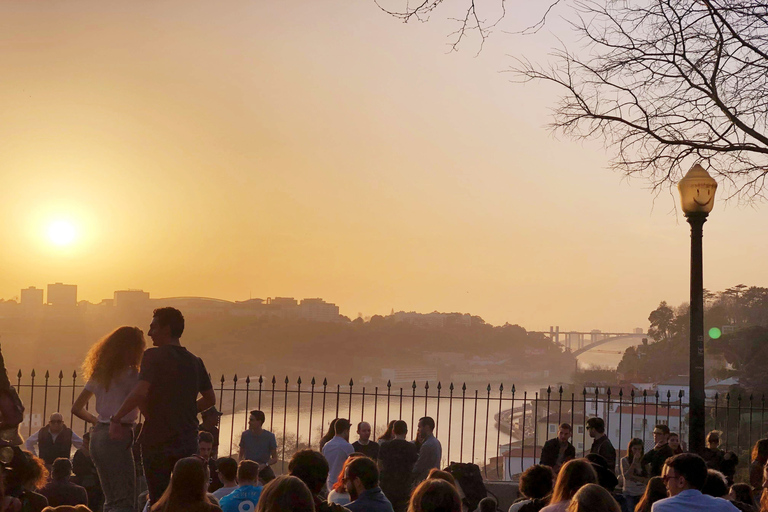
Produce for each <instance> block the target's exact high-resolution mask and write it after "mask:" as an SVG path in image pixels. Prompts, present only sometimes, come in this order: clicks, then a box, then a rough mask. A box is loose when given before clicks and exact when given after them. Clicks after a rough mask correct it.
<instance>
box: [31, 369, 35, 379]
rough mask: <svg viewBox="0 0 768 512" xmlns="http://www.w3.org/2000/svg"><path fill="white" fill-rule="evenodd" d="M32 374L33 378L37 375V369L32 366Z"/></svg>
mask: <svg viewBox="0 0 768 512" xmlns="http://www.w3.org/2000/svg"><path fill="white" fill-rule="evenodd" d="M31 375H32V378H34V377H35V369H34V368H32V374H31Z"/></svg>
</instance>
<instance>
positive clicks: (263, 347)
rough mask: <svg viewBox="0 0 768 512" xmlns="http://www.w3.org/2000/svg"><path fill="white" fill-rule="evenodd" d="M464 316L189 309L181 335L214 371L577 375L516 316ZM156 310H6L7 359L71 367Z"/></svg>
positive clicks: (21, 364) (0, 339) (25, 365)
mask: <svg viewBox="0 0 768 512" xmlns="http://www.w3.org/2000/svg"><path fill="white" fill-rule="evenodd" d="M457 318H460V319H463V320H462V321H460V322H451V321H447V322H442V323H441V324H440V325H430V324H429V323H427V324H426V325H420V324H417V323H412V322H406V321H396V317H395V316H387V317H381V316H374V317H373V318H371V319H370V321H368V322H364V321H363V320H362V319H357V320H355V321H348V320H345V321H338V322H313V321H308V320H300V319H286V318H278V317H273V316H261V317H258V318H255V317H243V316H232V315H229V314H221V313H217V314H200V313H193V314H189V315H187V316H186V320H187V328H186V331H185V333H184V335H183V337H182V343H183V344H184V345H185V346H187V347H188V348H189V349H190V350H191V351H193V352H194V353H196V354H198V355H200V356H201V357H202V358H203V359H204V361H205V363H206V366H207V367H208V370H209V371H210V372H211V373H212V374H213V376H214V380H216V379H218V378H220V376H221V374H225V375H227V377H230V376H231V375H232V374H234V373H237V374H238V375H239V376H241V377H244V376H245V375H249V374H250V375H252V376H255V375H259V374H264V375H265V376H269V377H270V378H271V376H272V375H273V374H274V375H277V376H278V378H280V376H281V375H282V376H283V378H284V377H285V375H290V376H291V377H292V378H293V377H297V376H299V375H301V376H302V377H303V378H306V379H309V378H311V377H312V376H315V377H317V378H320V379H321V378H322V377H329V379H334V380H338V379H341V380H345V379H349V378H354V379H360V378H361V377H363V376H369V377H371V378H374V379H380V377H381V370H382V368H409V367H430V368H434V369H435V370H436V371H437V372H438V373H437V375H438V376H439V378H445V379H446V380H447V378H448V377H449V376H450V375H451V374H455V373H456V372H467V371H470V370H471V371H480V373H481V374H482V372H487V373H489V374H491V375H499V374H500V373H501V374H503V375H508V377H507V378H505V379H504V380H505V381H506V382H512V381H516V380H517V381H519V380H522V379H520V375H523V374H530V372H532V371H536V370H540V371H545V370H548V371H549V372H550V373H552V374H553V375H554V374H558V375H561V376H562V375H569V374H570V371H571V370H572V369H573V367H574V360H573V358H572V356H570V354H565V353H563V351H562V349H561V348H560V347H559V346H557V345H555V344H553V343H551V342H550V341H549V340H548V339H547V338H546V337H544V336H542V335H540V334H528V333H527V332H526V331H525V329H523V328H522V327H519V326H516V325H505V326H500V327H495V326H492V325H488V324H485V323H484V322H483V321H482V319H480V318H479V317H471V318H472V321H471V322H469V321H464V320H466V319H468V318H470V317H469V316H468V315H464V316H462V315H457ZM150 320H151V313H147V312H134V313H121V314H111V315H103V314H99V315H93V314H74V315H66V316H56V315H47V316H45V317H41V318H37V319H21V318H0V343H2V347H3V351H4V353H5V354H6V360H7V362H8V365H9V369H14V370H15V369H18V368H21V369H22V370H23V371H24V372H25V373H27V372H29V370H31V369H32V368H35V369H36V371H37V374H38V375H42V374H44V373H45V370H50V371H51V373H52V374H55V375H57V374H58V371H59V370H64V371H65V374H67V376H68V377H69V376H71V372H72V371H73V370H75V369H78V368H79V365H80V364H81V362H82V359H83V357H84V355H85V353H86V351H87V350H88V347H89V346H90V345H91V344H92V343H93V342H94V341H95V340H97V339H98V338H99V337H100V336H102V335H104V334H106V333H107V332H109V331H110V330H112V329H114V328H115V327H116V326H119V325H125V324H127V325H138V326H139V327H141V328H142V329H143V330H144V331H145V332H146V330H147V329H148V324H149V321H150ZM147 343H148V344H149V345H151V340H149V339H147ZM436 354H442V355H450V356H452V358H451V360H445V358H441V357H434V356H435V355H436ZM462 355H463V358H462V357H461V356H462ZM473 357H474V361H470V360H471V359H472V358H473ZM476 367H477V368H480V370H476V369H473V368H476ZM566 372H567V373H566ZM481 378H482V377H481ZM560 380H563V378H562V377H560Z"/></svg>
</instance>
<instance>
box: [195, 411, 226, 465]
mask: <svg viewBox="0 0 768 512" xmlns="http://www.w3.org/2000/svg"><path fill="white" fill-rule="evenodd" d="M221 416H222V413H220V412H219V410H218V409H216V406H213V407H209V408H208V409H206V410H204V411H203V412H201V413H200V417H201V418H202V419H203V421H202V422H201V423H200V427H198V428H199V430H200V431H201V432H208V433H209V434H211V436H212V437H213V452H212V453H211V458H212V459H214V460H215V459H218V458H219V418H221Z"/></svg>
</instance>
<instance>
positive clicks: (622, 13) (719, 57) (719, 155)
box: [387, 0, 768, 199]
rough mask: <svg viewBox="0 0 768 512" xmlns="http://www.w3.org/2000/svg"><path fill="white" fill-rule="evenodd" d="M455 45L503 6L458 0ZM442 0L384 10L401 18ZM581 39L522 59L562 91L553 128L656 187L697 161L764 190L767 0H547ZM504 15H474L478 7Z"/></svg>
mask: <svg viewBox="0 0 768 512" xmlns="http://www.w3.org/2000/svg"><path fill="white" fill-rule="evenodd" d="M465 2H466V4H465V5H466V16H465V17H464V18H463V19H462V18H459V19H458V23H459V29H458V30H457V31H456V32H455V36H454V43H453V46H452V47H453V48H454V49H455V48H457V47H458V44H459V43H460V42H461V41H462V39H463V38H464V36H465V35H466V34H467V33H468V32H470V31H476V32H478V33H479V34H480V36H481V39H482V40H483V41H484V40H485V38H487V37H488V36H489V34H490V32H491V30H492V29H493V28H494V27H496V26H497V24H498V23H499V21H500V20H501V18H503V17H504V16H505V15H506V14H507V9H506V7H505V3H504V1H503V0H484V1H483V0H465ZM443 4H444V2H443V1H442V0H423V1H421V2H416V3H415V4H413V3H410V4H408V5H410V7H406V8H405V10H402V11H399V12H398V11H393V10H388V11H387V12H389V13H390V14H392V15H393V16H396V17H398V18H400V19H403V20H404V21H408V20H409V19H413V18H414V17H415V18H419V19H424V17H425V16H426V15H428V14H429V13H431V12H433V11H435V10H436V9H437V8H438V7H440V6H442V5H443ZM558 5H561V6H562V5H568V6H569V8H570V9H571V11H570V14H567V15H566V17H567V18H568V19H569V20H570V22H571V27H572V29H573V30H575V31H576V33H577V34H578V36H580V40H581V41H583V46H582V47H581V48H578V49H572V48H567V47H565V46H563V47H562V48H560V49H558V50H556V51H555V52H554V53H553V57H554V62H552V63H549V64H547V65H543V64H541V63H535V62H531V61H529V60H527V59H525V58H520V59H518V61H517V64H516V65H515V66H514V67H513V69H512V71H514V72H515V73H516V76H517V77H518V79H519V80H520V81H523V82H525V81H545V82H549V83H554V84H556V85H558V86H559V87H560V89H561V91H562V92H563V95H562V97H561V99H560V102H559V103H558V104H557V106H556V108H555V113H554V121H553V122H552V124H551V127H552V128H553V129H554V130H555V131H556V132H560V133H563V134H565V135H567V136H570V137H572V138H574V139H591V138H596V139H600V140H602V141H603V142H604V143H605V144H606V146H608V147H609V148H610V149H612V152H613V159H612V166H613V167H614V168H615V169H617V170H619V171H621V172H624V173H626V174H628V175H638V176H642V177H643V178H645V179H647V180H648V181H649V182H650V183H651V184H652V185H653V187H654V188H659V187H662V186H668V185H671V184H672V183H675V182H677V181H678V179H679V178H680V176H681V175H682V173H684V171H687V168H688V167H690V165H692V164H693V163H694V162H704V163H705V164H706V165H707V167H708V168H709V171H710V173H713V174H715V175H717V176H719V177H720V178H721V180H722V181H725V182H726V183H727V184H728V185H729V187H728V190H729V192H730V193H731V197H733V196H738V197H741V198H747V199H752V198H755V197H760V196H762V193H763V190H764V187H765V179H766V174H767V173H768V101H767V100H766V95H765V91H766V90H768V6H767V5H766V3H765V2H762V1H756V0H698V1H691V0H623V1H620V2H617V1H615V0H556V1H553V0H550V2H549V3H546V4H545V9H544V15H543V17H542V19H541V20H540V21H539V22H538V23H536V24H535V25H533V26H532V27H528V29H524V30H522V31H521V32H523V33H525V32H526V31H531V30H538V29H539V28H541V27H542V26H543V25H544V24H545V23H546V20H547V15H548V14H549V13H550V12H551V9H552V8H553V7H555V6H558ZM483 8H485V9H486V10H487V11H489V12H490V11H493V10H495V12H500V14H498V15H497V17H494V16H489V17H488V18H484V17H482V16H481V15H480V14H479V12H480V11H481V9H483Z"/></svg>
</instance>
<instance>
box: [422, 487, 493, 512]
mask: <svg viewBox="0 0 768 512" xmlns="http://www.w3.org/2000/svg"><path fill="white" fill-rule="evenodd" d="M486 503H488V502H486ZM486 506H487V505H486ZM438 510H439V511H440V512H461V510H462V509H461V499H460V498H459V493H458V491H457V490H456V488H455V487H454V486H453V485H451V484H450V483H448V482H446V481H444V480H424V481H423V482H422V483H421V484H419V486H418V487H416V489H414V490H413V496H411V502H410V504H409V506H408V511H409V512H428V511H438Z"/></svg>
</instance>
